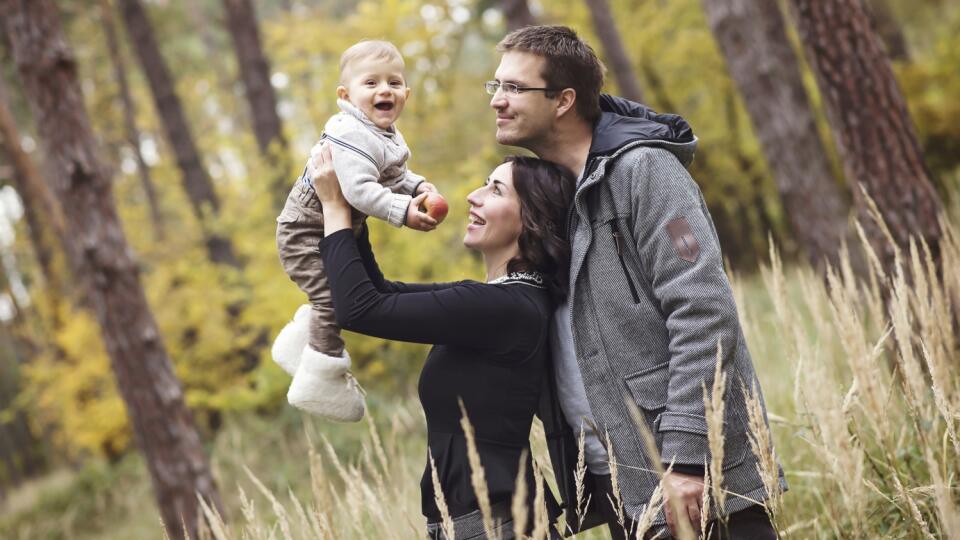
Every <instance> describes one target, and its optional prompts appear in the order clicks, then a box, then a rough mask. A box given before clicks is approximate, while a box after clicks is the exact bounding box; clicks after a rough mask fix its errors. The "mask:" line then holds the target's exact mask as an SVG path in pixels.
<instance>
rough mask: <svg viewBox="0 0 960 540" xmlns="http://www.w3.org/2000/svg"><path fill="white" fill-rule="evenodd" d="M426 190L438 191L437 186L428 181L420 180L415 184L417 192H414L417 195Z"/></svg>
mask: <svg viewBox="0 0 960 540" xmlns="http://www.w3.org/2000/svg"><path fill="white" fill-rule="evenodd" d="M428 191H432V192H434V193H438V191H437V186H435V185H433V184H431V183H430V182H420V184H418V185H417V193H416V194H417V195H420V194H421V193H426V192H428Z"/></svg>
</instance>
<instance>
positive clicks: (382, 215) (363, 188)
mask: <svg viewBox="0 0 960 540" xmlns="http://www.w3.org/2000/svg"><path fill="white" fill-rule="evenodd" d="M324 138H325V139H326V140H328V141H330V142H331V143H332V149H333V152H332V153H333V168H334V170H336V171H337V178H338V179H339V181H340V188H341V189H342V190H343V197H344V198H345V199H347V202H348V203H350V206H352V207H354V208H356V209H357V210H359V211H361V212H363V213H364V214H366V215H368V216H373V217H376V218H379V219H382V220H383V221H386V222H387V223H389V224H391V225H393V226H395V227H400V226H402V225H403V222H404V219H405V218H406V215H407V207H408V206H409V205H410V199H411V197H410V195H408V194H406V193H394V192H393V191H392V190H390V188H388V187H386V186H384V185H383V184H381V183H380V170H381V168H382V167H381V165H382V163H383V160H384V157H383V150H382V149H379V148H377V147H376V144H375V143H374V142H373V141H372V140H371V139H372V135H371V134H369V133H367V132H365V131H364V130H362V129H356V130H350V131H345V132H343V133H329V132H327V133H325V134H324Z"/></svg>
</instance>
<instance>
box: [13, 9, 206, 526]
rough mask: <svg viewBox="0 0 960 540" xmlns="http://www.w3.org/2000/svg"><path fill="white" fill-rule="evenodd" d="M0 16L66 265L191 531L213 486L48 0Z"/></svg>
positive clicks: (149, 453)
mask: <svg viewBox="0 0 960 540" xmlns="http://www.w3.org/2000/svg"><path fill="white" fill-rule="evenodd" d="M0 24H2V26H3V31H4V32H5V33H6V34H7V35H8V36H9V39H10V42H11V45H12V47H11V48H12V52H13V59H14V63H15V64H16V68H17V71H18V73H19V75H20V78H21V79H22V81H23V84H24V88H25V89H26V95H27V98H28V100H29V102H30V106H31V109H32V111H33V114H34V115H35V116H36V119H37V125H38V130H39V133H40V136H41V139H42V140H43V142H44V144H45V146H46V150H47V153H48V155H49V156H50V162H51V164H52V166H53V169H54V171H55V175H53V176H52V177H51V180H52V181H51V184H52V187H53V191H54V193H55V194H56V196H57V198H58V199H59V200H60V203H61V206H62V208H63V209H64V215H65V218H66V223H67V225H68V226H69V230H70V231H71V237H72V241H73V242H74V243H76V244H77V245H78V246H79V256H78V257H71V260H70V263H71V266H72V268H73V275H74V277H75V278H76V280H77V281H78V283H79V284H80V286H81V290H82V291H84V293H85V294H84V296H83V297H84V298H85V305H86V306H87V307H88V308H89V309H90V310H91V311H92V313H93V315H94V316H95V318H96V320H97V321H98V323H99V325H100V329H101V336H102V338H103V343H104V346H105V348H106V350H107V353H108V355H109V357H110V363H111V367H112V369H113V371H114V374H115V376H116V380H117V388H118V389H119V391H120V394H121V396H122V397H123V400H124V403H125V404H126V408H127V413H128V414H129V416H130V420H131V424H132V426H133V431H134V435H135V440H136V442H137V446H138V447H139V448H140V450H141V451H142V452H143V454H144V457H145V461H146V463H147V468H148V469H149V472H150V477H151V480H152V483H153V487H154V492H155V495H156V499H157V503H158V505H159V507H160V513H161V516H162V518H163V521H164V523H165V524H166V526H167V534H168V535H170V536H171V537H172V538H177V539H179V538H183V535H184V532H185V531H184V529H186V533H187V534H189V535H190V537H191V538H197V537H198V534H197V533H198V523H199V516H200V514H199V513H198V502H197V497H198V494H199V496H201V497H203V498H205V499H207V500H209V501H211V502H212V503H213V504H215V505H216V506H217V507H221V505H220V496H219V494H218V493H217V488H216V485H215V483H214V479H213V476H212V474H211V472H210V467H209V464H208V462H207V459H206V456H205V455H204V453H203V448H202V446H201V443H200V438H199V436H198V434H197V431H196V428H195V427H194V424H193V418H192V416H191V414H190V411H189V410H188V409H187V408H186V406H185V404H184V399H183V390H182V388H181V386H180V382H179V381H178V380H177V378H176V376H175V375H174V373H173V366H172V365H171V362H170V358H169V357H168V355H167V351H166V349H165V347H164V345H163V341H162V340H161V337H160V330H159V329H158V328H157V323H156V321H155V320H154V318H153V314H152V313H151V312H150V309H149V307H148V305H147V300H146V297H145V295H144V291H143V287H142V284H141V282H140V276H139V273H138V268H137V263H136V261H135V260H134V257H133V254H132V251H131V249H130V247H129V245H128V244H127V241H126V238H125V237H124V234H123V230H122V229H121V227H120V220H119V218H118V216H117V210H116V207H115V204H114V200H113V193H112V188H111V183H110V178H109V177H108V175H107V173H106V170H105V168H104V167H103V165H102V164H101V163H100V161H99V159H98V158H97V151H96V147H95V140H94V135H93V131H92V129H91V127H90V121H89V118H88V117H87V113H86V110H85V108H84V104H83V97H82V95H81V92H80V85H79V83H78V79H77V64H76V60H75V58H74V56H73V52H72V50H71V49H70V47H69V45H68V44H67V42H66V39H65V36H64V33H63V30H62V28H61V25H60V21H59V19H58V16H57V12H56V6H55V4H54V3H53V0H0Z"/></svg>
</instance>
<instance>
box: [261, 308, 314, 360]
mask: <svg viewBox="0 0 960 540" xmlns="http://www.w3.org/2000/svg"><path fill="white" fill-rule="evenodd" d="M312 309H313V308H312V307H311V306H310V304H304V305H302V306H300V307H299V308H297V312H296V313H295V314H294V315H293V320H292V321H290V322H288V323H287V325H286V326H284V327H283V330H280V333H279V334H277V339H275V340H274V341H273V347H271V348H270V354H271V355H272V356H273V361H274V362H276V363H277V364H278V365H279V366H280V367H282V368H283V370H284V371H286V372H287V373H289V374H290V375H291V376H292V375H293V374H294V373H296V372H297V366H298V365H300V356H301V355H302V354H303V348H304V347H306V346H307V341H308V340H309V339H310V311H311V310H312Z"/></svg>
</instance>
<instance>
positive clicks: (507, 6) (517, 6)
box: [500, 0, 537, 32]
mask: <svg viewBox="0 0 960 540" xmlns="http://www.w3.org/2000/svg"><path fill="white" fill-rule="evenodd" d="M500 11H501V12H503V18H504V19H506V20H507V32H512V31H514V30H516V29H517V28H523V27H524V26H530V25H534V24H537V19H536V18H535V17H534V16H533V14H532V13H530V6H529V5H528V4H527V0H500Z"/></svg>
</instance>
